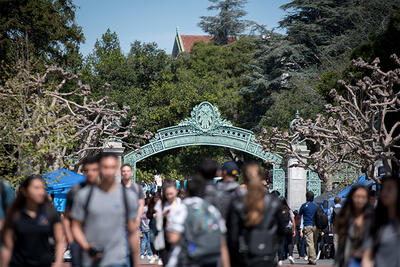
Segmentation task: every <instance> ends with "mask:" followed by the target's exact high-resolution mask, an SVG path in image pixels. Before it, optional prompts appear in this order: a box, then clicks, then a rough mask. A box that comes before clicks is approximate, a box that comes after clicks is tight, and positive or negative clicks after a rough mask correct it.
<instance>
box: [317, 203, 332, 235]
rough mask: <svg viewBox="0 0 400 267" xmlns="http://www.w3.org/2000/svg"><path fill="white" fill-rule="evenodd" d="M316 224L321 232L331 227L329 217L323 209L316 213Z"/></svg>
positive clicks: (318, 209)
mask: <svg viewBox="0 0 400 267" xmlns="http://www.w3.org/2000/svg"><path fill="white" fill-rule="evenodd" d="M314 223H315V226H316V227H317V228H318V229H319V230H325V229H326V228H327V227H328V225H329V220H328V215H326V213H325V211H324V210H323V209H322V208H321V207H318V208H317V211H316V212H315V215H314Z"/></svg>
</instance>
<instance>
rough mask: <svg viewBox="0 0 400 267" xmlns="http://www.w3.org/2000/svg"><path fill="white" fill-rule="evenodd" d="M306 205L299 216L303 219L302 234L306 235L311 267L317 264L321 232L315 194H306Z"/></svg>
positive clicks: (301, 208)
mask: <svg viewBox="0 0 400 267" xmlns="http://www.w3.org/2000/svg"><path fill="white" fill-rule="evenodd" d="M306 201H307V202H306V203H304V204H303V205H302V206H301V207H300V210H299V215H301V216H302V217H303V225H304V228H303V230H302V232H301V234H304V237H305V239H306V244H307V256H308V262H309V264H311V265H315V264H316V262H317V258H316V246H317V240H318V235H319V230H318V228H317V227H316V226H315V221H314V217H315V213H316V212H317V209H318V206H317V204H315V203H314V202H313V201H314V193H313V192H311V191H308V192H307V193H306Z"/></svg>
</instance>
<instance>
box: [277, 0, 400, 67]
mask: <svg viewBox="0 0 400 267" xmlns="http://www.w3.org/2000/svg"><path fill="white" fill-rule="evenodd" d="M399 7H400V3H399V1H397V0H388V1H384V2H382V1H380V0H369V1H351V0H340V1H331V0H316V1H315V0H306V1H302V0H292V1H290V2H289V3H287V4H284V5H282V6H281V8H282V9H284V10H285V11H287V15H286V16H285V17H284V19H283V20H282V21H280V26H281V27H282V28H285V29H286V31H287V35H288V36H289V37H290V39H291V40H292V41H293V43H295V44H303V45H305V46H306V47H307V48H309V49H310V50H311V51H312V53H313V55H314V58H313V62H312V63H319V64H321V63H324V62H325V61H328V62H329V61H330V60H331V58H335V57H341V58H343V56H346V55H347V53H349V52H350V51H351V50H352V49H353V48H355V47H356V46H358V45H359V44H360V43H362V42H364V41H366V40H368V36H369V35H371V34H375V33H377V32H380V31H383V30H384V29H385V25H386V24H387V22H388V20H389V18H390V16H391V15H392V14H393V10H394V9H398V8H399Z"/></svg>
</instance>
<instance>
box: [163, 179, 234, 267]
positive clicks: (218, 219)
mask: <svg viewBox="0 0 400 267" xmlns="http://www.w3.org/2000/svg"><path fill="white" fill-rule="evenodd" d="M204 188H205V181H204V179H203V178H202V177H201V176H198V175H197V176H193V177H191V178H190V179H188V183H187V190H186V198H185V199H184V200H183V202H182V205H181V206H180V207H179V208H174V209H172V210H171V220H170V221H169V224H168V227H167V231H168V233H167V236H168V241H169V243H170V244H172V245H173V246H174V248H173V250H172V252H171V256H170V258H169V261H168V264H167V265H166V266H167V267H176V266H179V267H217V266H218V262H219V261H220V260H221V262H222V266H223V267H229V257H228V250H227V247H226V240H225V236H224V234H225V232H226V228H225V223H224V221H223V219H222V216H221V214H220V213H219V211H218V210H217V209H216V208H215V207H214V206H213V205H211V204H209V203H208V202H206V201H204V200H203V199H202V198H201V196H203V194H204Z"/></svg>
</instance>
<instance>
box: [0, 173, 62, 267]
mask: <svg viewBox="0 0 400 267" xmlns="http://www.w3.org/2000/svg"><path fill="white" fill-rule="evenodd" d="M51 240H54V242H55V257H54V258H53V254H52V252H51V246H52V244H51V243H52V242H51ZM3 242H4V243H3V249H2V255H1V256H2V257H1V267H21V266H24V267H25V266H26V267H50V266H53V267H61V265H62V262H63V254H64V246H65V244H64V234H63V229H62V225H61V221H60V216H59V215H58V213H57V210H56V209H55V208H54V206H53V205H52V203H51V202H50V200H49V198H48V197H47V194H46V188H45V183H44V181H43V179H42V177H41V176H38V175H36V176H29V177H27V178H26V179H25V180H24V181H23V182H22V183H21V185H20V187H19V189H18V193H17V197H16V198H15V200H14V202H13V203H12V205H11V206H10V208H9V209H8V211H7V216H6V220H5V224H4V229H3Z"/></svg>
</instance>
